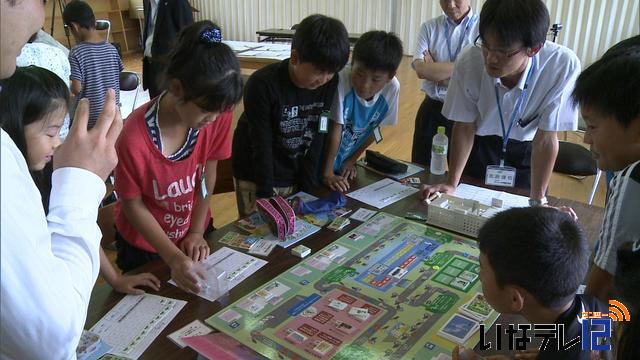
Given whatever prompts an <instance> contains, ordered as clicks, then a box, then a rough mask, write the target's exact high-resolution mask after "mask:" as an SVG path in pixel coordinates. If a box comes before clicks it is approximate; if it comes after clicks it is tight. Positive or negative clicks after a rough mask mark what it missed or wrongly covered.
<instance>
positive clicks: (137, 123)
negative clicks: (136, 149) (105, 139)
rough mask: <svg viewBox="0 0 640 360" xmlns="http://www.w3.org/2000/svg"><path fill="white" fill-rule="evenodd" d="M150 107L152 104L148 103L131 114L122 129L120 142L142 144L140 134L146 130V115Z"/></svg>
mask: <svg viewBox="0 0 640 360" xmlns="http://www.w3.org/2000/svg"><path fill="white" fill-rule="evenodd" d="M150 105H151V102H148V103H146V104H144V105H142V106H140V107H139V108H137V109H135V110H133V112H132V113H131V114H129V116H128V117H127V119H126V121H125V122H124V125H123V127H122V132H121V133H120V137H119V138H118V142H120V141H122V142H127V143H129V142H133V143H137V142H140V132H141V131H142V130H144V122H145V115H146V113H147V110H148V109H149V106H150Z"/></svg>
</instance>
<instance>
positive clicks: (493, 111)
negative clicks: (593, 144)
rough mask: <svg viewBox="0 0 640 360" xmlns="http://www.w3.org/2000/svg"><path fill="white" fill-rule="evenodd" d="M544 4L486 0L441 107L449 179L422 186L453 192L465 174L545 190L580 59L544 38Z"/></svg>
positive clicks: (539, 194)
mask: <svg viewBox="0 0 640 360" xmlns="http://www.w3.org/2000/svg"><path fill="white" fill-rule="evenodd" d="M548 29H549V12H548V10H547V8H546V6H545V5H544V3H543V2H542V1H541V0H510V1H500V0H487V1H486V2H485V4H484V5H483V7H482V11H481V12H480V24H479V33H480V35H479V37H478V39H477V40H476V42H475V46H472V47H468V48H466V49H465V50H463V52H462V54H460V56H459V57H458V59H457V61H456V63H455V68H454V70H453V75H452V77H451V81H450V83H449V89H448V93H447V98H446V100H445V103H444V106H443V109H442V114H443V115H444V116H445V117H447V118H448V119H450V120H453V121H455V125H454V127H453V134H452V138H451V143H450V147H449V148H450V153H451V154H450V159H451V163H450V166H449V174H448V178H447V182H446V183H444V184H437V185H433V186H426V187H425V188H424V189H423V196H424V197H429V196H431V195H432V194H433V193H435V192H436V191H439V192H445V193H453V192H454V191H455V188H456V186H457V185H458V183H459V182H460V177H461V176H462V174H463V172H464V174H465V175H468V176H471V177H474V178H477V179H481V180H485V183H486V184H488V185H496V186H515V187H518V188H525V189H530V204H531V205H542V204H544V203H546V198H545V194H546V191H547V186H548V184H549V179H550V177H551V173H552V171H553V165H554V163H555V159H556V155H557V153H558V137H557V132H558V131H567V130H575V129H576V127H577V121H578V113H577V109H576V107H575V106H574V105H573V103H572V101H571V99H570V95H571V91H572V90H573V87H574V82H575V79H576V78H577V76H578V74H579V72H580V61H579V60H578V58H577V57H576V55H575V54H574V53H573V52H572V51H571V50H569V49H568V48H566V47H564V46H561V45H558V44H555V43H552V42H547V41H546V40H545V39H546V34H547V31H548Z"/></svg>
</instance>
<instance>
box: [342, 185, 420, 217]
mask: <svg viewBox="0 0 640 360" xmlns="http://www.w3.org/2000/svg"><path fill="white" fill-rule="evenodd" d="M416 192H418V189H416V188H413V187H410V186H406V185H402V184H400V183H399V182H397V181H395V180H391V179H388V178H385V179H382V180H380V181H378V182H375V183H373V184H371V185H367V186H365V187H363V188H361V189H358V190H356V191H353V192H350V193H348V194H347V196H348V197H350V198H353V199H356V200H358V201H361V202H363V203H365V204H368V205H371V206H373V207H376V208H378V209H382V208H383V207H385V206H387V205H391V204H393V203H395V202H396V201H399V200H402V199H404V198H406V197H407V196H410V195H412V194H415V193H416Z"/></svg>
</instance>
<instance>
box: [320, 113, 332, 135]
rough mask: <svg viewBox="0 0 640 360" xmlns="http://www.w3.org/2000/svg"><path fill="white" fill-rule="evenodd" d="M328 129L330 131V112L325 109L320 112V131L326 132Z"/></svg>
mask: <svg viewBox="0 0 640 360" xmlns="http://www.w3.org/2000/svg"><path fill="white" fill-rule="evenodd" d="M327 131H329V112H328V111H326V110H325V111H323V112H321V113H320V121H319V123H318V132H321V133H326V132H327Z"/></svg>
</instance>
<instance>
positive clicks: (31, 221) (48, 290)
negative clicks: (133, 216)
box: [0, 0, 122, 359]
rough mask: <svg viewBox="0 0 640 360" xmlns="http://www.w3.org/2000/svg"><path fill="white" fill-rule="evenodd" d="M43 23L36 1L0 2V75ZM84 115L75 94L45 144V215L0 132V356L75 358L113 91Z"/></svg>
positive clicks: (110, 139) (95, 245)
mask: <svg viewBox="0 0 640 360" xmlns="http://www.w3.org/2000/svg"><path fill="white" fill-rule="evenodd" d="M43 21H44V2H43V1H42V0H0V79H5V78H8V77H10V76H11V75H12V74H13V72H14V71H15V65H16V57H17V56H18V54H19V53H20V49H21V48H22V46H23V45H24V44H25V43H26V42H27V39H29V37H30V36H31V35H32V34H33V33H35V32H36V31H37V30H38V29H39V28H40V27H41V26H42V23H43ZM0 91H1V90H0ZM88 115H89V106H88V103H86V101H83V102H82V103H81V105H80V106H79V107H78V110H77V112H76V117H75V121H74V123H73V126H72V128H71V131H70V132H69V136H68V137H67V140H66V141H65V142H64V143H63V144H62V145H60V146H59V147H58V148H57V149H56V151H55V154H54V160H53V162H54V163H53V168H54V172H53V179H52V182H53V187H52V190H51V201H50V206H49V215H48V216H46V217H45V214H44V209H43V208H42V203H41V202H40V193H39V192H38V189H37V188H36V185H35V184H34V183H33V180H32V179H31V176H30V175H29V170H28V168H27V163H26V160H25V158H24V157H23V156H22V154H21V153H20V151H19V150H18V148H17V147H16V145H15V143H14V142H13V140H11V138H10V137H9V135H8V134H7V133H6V132H5V131H4V130H0V133H1V134H0V135H1V139H2V149H1V150H0V154H1V156H2V159H1V166H2V171H1V172H0V174H1V176H2V179H1V181H0V183H1V188H2V189H1V194H0V201H1V210H0V211H1V212H0V218H1V221H0V222H1V224H0V231H1V245H2V249H1V251H0V256H1V260H0V268H1V275H0V276H1V277H2V294H1V297H0V299H1V310H0V358H2V359H74V358H75V356H76V355H75V349H76V346H77V345H78V340H79V339H80V335H81V333H82V329H83V327H84V322H85V319H86V315H87V307H88V305H89V298H90V296H91V289H92V288H93V284H94V282H95V280H96V278H97V275H98V270H99V268H100V257H99V254H98V249H99V246H100V238H101V234H100V230H99V228H98V226H97V225H96V218H97V214H98V204H99V203H100V200H101V199H102V197H103V195H104V193H105V185H104V180H105V179H106V177H107V176H108V174H109V173H110V172H111V170H112V169H113V168H114V166H115V165H116V163H117V156H116V152H115V148H114V143H115V140H116V138H117V137H118V134H119V133H120V130H121V129H122V119H121V118H120V115H119V114H118V112H117V111H116V106H115V96H114V93H113V91H109V92H108V93H107V100H106V103H105V107H104V111H103V112H102V114H101V116H100V118H99V119H98V123H97V124H96V126H95V127H94V128H93V129H92V130H90V131H87V130H86V126H87V120H88Z"/></svg>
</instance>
